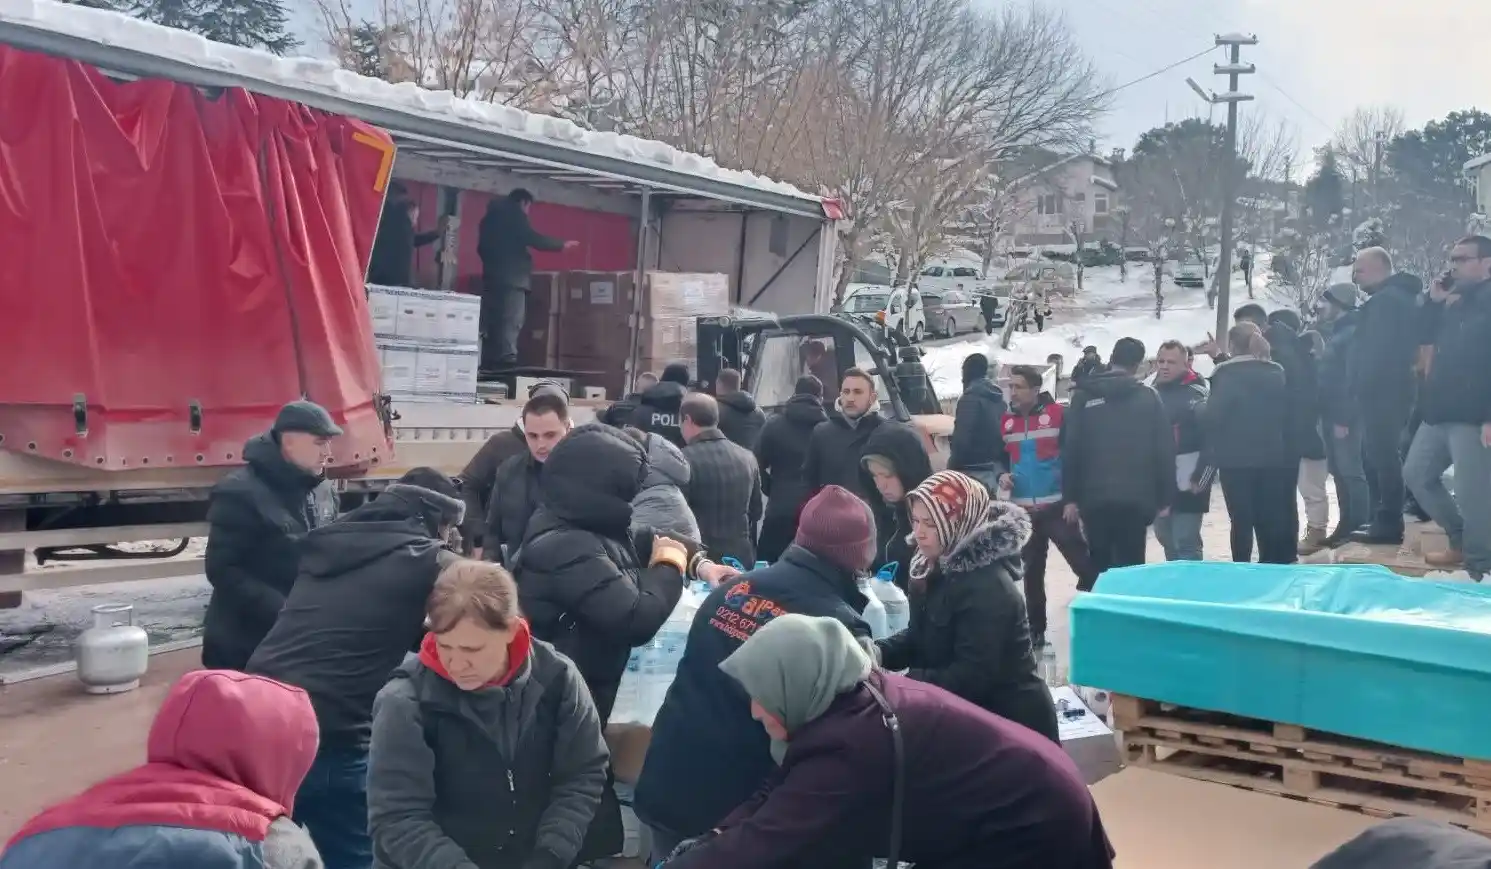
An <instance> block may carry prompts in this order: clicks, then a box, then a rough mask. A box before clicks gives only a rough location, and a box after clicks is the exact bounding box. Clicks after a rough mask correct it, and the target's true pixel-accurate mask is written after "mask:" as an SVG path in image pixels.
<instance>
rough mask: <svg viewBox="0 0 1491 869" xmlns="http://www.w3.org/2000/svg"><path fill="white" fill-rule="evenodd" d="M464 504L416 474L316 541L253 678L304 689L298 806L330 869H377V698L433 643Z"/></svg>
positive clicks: (256, 657) (438, 479)
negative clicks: (427, 636) (372, 764)
mask: <svg viewBox="0 0 1491 869" xmlns="http://www.w3.org/2000/svg"><path fill="white" fill-rule="evenodd" d="M464 511H465V504H464V503H463V502H462V501H461V499H460V493H459V491H457V489H456V487H455V484H454V483H453V482H452V481H451V480H450V478H448V477H446V476H444V475H443V474H441V473H439V472H438V471H435V470H432V469H430V468H416V469H414V470H412V471H410V472H409V473H407V474H405V475H404V476H403V477H402V478H401V479H400V480H399V482H397V483H394V484H393V485H390V486H389V487H388V488H386V489H384V490H383V493H382V494H380V495H379V496H378V497H377V498H375V499H374V500H372V501H370V502H368V503H367V504H364V505H363V506H361V507H358V508H357V509H356V510H353V511H352V512H350V513H348V514H347V515H345V516H343V517H342V518H341V519H340V520H339V521H337V522H333V523H332V524H330V525H326V526H323V527H320V528H317V529H316V530H314V531H312V532H311V533H310V534H307V535H306V538H305V541H304V543H303V544H302V546H301V556H300V576H299V578H298V579H297V580H296V582H295V587H294V588H293V589H292V590H291V591H290V594H289V596H288V597H287V598H286V599H285V606H284V608H283V609H282V610H281V611H280V615H279V618H278V619H277V620H276V621H275V623H274V627H273V628H272V629H271V630H270V631H269V634H268V635H267V636H265V637H264V641H263V642H261V643H260V644H259V648H258V649H256V650H255V651H254V654H253V657H252V658H250V659H249V662H248V672H250V673H255V674H258V675H261V676H268V677H269V678H271V679H277V680H279V681H281V682H285V683H287V684H290V685H295V686H297V687H300V688H303V689H305V691H306V693H308V694H310V696H311V705H312V706H313V707H315V710H316V721H317V723H318V724H319V725H320V729H321V744H320V748H319V749H318V750H317V752H316V761H315V763H314V764H313V765H312V766H311V771H310V773H309V774H307V775H306V778H305V782H304V784H302V785H301V786H300V790H299V792H297V793H296V795H295V821H296V822H297V823H299V824H302V825H304V826H305V827H306V828H307V829H309V830H310V833H311V838H313V839H314V840H315V842H316V849H317V850H318V851H320V852H321V859H322V860H323V861H325V863H326V866H327V869H357V867H364V869H365V867H368V866H370V865H371V864H372V859H373V852H372V843H371V841H370V840H369V839H368V807H367V783H366V779H367V769H368V745H369V740H370V737H371V733H372V724H373V698H374V697H376V696H377V695H378V691H379V689H381V688H382V687H383V686H384V684H385V683H387V682H388V675H389V674H390V673H392V672H393V671H394V669H395V668H396V667H398V665H399V662H401V661H402V660H403V659H404V656H405V655H406V654H408V653H409V652H411V651H413V650H414V649H415V648H416V647H417V646H418V645H419V640H420V638H421V637H422V636H423V635H424V610H425V600H426V599H427V598H428V597H429V596H430V590H431V589H432V588H434V586H435V579H436V577H438V576H439V575H440V571H441V570H443V569H444V568H445V567H446V566H447V565H449V564H452V563H454V562H455V561H457V560H459V557H458V556H457V555H456V554H455V553H454V552H452V551H451V550H450V548H449V542H451V541H452V540H454V538H455V535H454V533H453V532H454V530H455V529H456V528H457V527H458V526H459V525H460V522H461V515H462V513H463V512H464Z"/></svg>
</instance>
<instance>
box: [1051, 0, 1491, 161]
mask: <svg viewBox="0 0 1491 869" xmlns="http://www.w3.org/2000/svg"><path fill="white" fill-rule="evenodd" d="M1047 2H1050V3H1052V4H1054V5H1055V6H1056V7H1058V8H1060V9H1062V10H1063V11H1064V12H1065V13H1066V15H1067V16H1068V19H1069V21H1070V22H1071V24H1072V26H1073V28H1074V29H1075V30H1076V32H1077V35H1078V38H1079V39H1080V40H1081V43H1082V45H1083V47H1084V48H1086V49H1087V51H1088V52H1089V53H1090V54H1091V55H1092V57H1093V58H1094V59H1095V61H1096V62H1097V64H1098V66H1099V68H1100V69H1101V70H1102V72H1103V74H1104V75H1105V76H1106V77H1107V78H1109V79H1110V80H1111V81H1112V83H1113V84H1114V85H1121V84H1123V83H1125V82H1128V81H1132V80H1134V79H1138V78H1141V77H1142V76H1144V75H1147V74H1149V73H1151V72H1154V71H1155V70H1157V69H1160V68H1162V67H1164V66H1167V65H1169V64H1170V63H1173V62H1175V61H1177V60H1180V59H1181V58H1183V57H1187V56H1189V55H1192V54H1195V53H1196V52H1198V51H1201V50H1202V49H1204V48H1206V47H1207V46H1208V45H1210V44H1211V43H1212V36H1213V34H1215V33H1228V32H1239V31H1240V32H1245V33H1253V34H1255V35H1256V36H1257V37H1258V40H1259V44H1258V45H1257V46H1256V47H1251V48H1250V47H1244V48H1243V60H1244V61H1245V62H1246V61H1251V62H1253V63H1255V64H1257V66H1258V74H1257V75H1252V76H1245V77H1244V78H1243V81H1242V86H1241V90H1242V91H1243V92H1244V93H1251V94H1253V95H1255V96H1256V100H1255V101H1253V102H1251V103H1244V104H1243V111H1245V112H1264V113H1266V114H1268V115H1270V116H1272V117H1279V118H1284V119H1287V120H1288V121H1289V122H1290V123H1291V124H1292V125H1293V126H1294V127H1295V128H1296V129H1297V130H1298V133H1299V137H1300V141H1301V146H1302V147H1301V150H1302V154H1301V156H1303V157H1306V158H1308V156H1309V149H1310V148H1312V147H1314V146H1316V145H1319V144H1321V143H1322V142H1324V141H1325V140H1326V139H1328V138H1329V137H1330V132H1331V129H1332V128H1333V127H1334V126H1335V125H1336V124H1337V123H1338V122H1339V121H1340V120H1341V119H1342V118H1343V117H1345V116H1346V115H1348V114H1350V113H1351V110H1352V109H1353V108H1354V107H1356V106H1358V105H1363V104H1378V103H1386V104H1391V105H1395V106H1397V107H1398V108H1400V109H1402V110H1403V112H1404V114H1405V115H1406V120H1407V123H1408V124H1409V125H1410V126H1413V127H1418V126H1422V125H1423V124H1424V123H1425V122H1426V121H1430V120H1433V119H1436V118H1442V117H1444V115H1446V114H1448V113H1449V112H1450V111H1452V110H1454V109H1461V108H1470V107H1476V106H1478V107H1479V108H1481V109H1484V110H1486V111H1491V0H1230V2H1226V3H1222V2H1207V0H1047ZM1221 51H1222V50H1221V49H1217V50H1216V52H1214V54H1211V55H1207V56H1206V57H1203V58H1199V59H1197V60H1195V61H1192V62H1191V63H1187V64H1185V65H1183V66H1181V67H1178V68H1177V69H1175V70H1174V71H1172V72H1167V73H1164V74H1161V75H1159V76H1156V77H1155V78H1153V79H1150V80H1148V81H1145V82H1143V83H1141V84H1137V85H1134V86H1133V87H1130V88H1126V89H1124V90H1123V91H1122V92H1120V93H1118V94H1116V95H1115V98H1114V100H1115V101H1114V104H1113V111H1112V112H1111V113H1110V114H1109V115H1108V117H1107V118H1106V119H1105V120H1104V122H1103V124H1102V130H1103V133H1104V135H1105V144H1106V145H1107V146H1109V147H1125V148H1127V147H1132V146H1133V143H1134V140H1135V139H1136V138H1137V137H1138V135H1139V134H1140V133H1142V132H1143V131H1145V130H1147V129H1149V128H1151V127H1154V126H1158V125H1160V124H1163V123H1164V122H1165V120H1166V117H1167V113H1168V117H1169V119H1170V120H1172V121H1173V120H1178V119H1180V118H1183V117H1187V116H1191V115H1197V114H1201V115H1205V114H1206V111H1207V107H1206V105H1205V104H1204V103H1202V102H1201V100H1200V99H1199V98H1198V97H1197V96H1196V95H1195V94H1194V93H1192V91H1191V89H1190V88H1188V87H1187V86H1186V83H1185V79H1186V76H1191V77H1192V78H1195V79H1196V80H1197V81H1198V82H1200V83H1201V84H1202V86H1203V87H1207V88H1209V89H1211V90H1214V91H1222V90H1225V89H1226V86H1225V82H1226V79H1225V78H1223V77H1221V76H1217V75H1215V74H1213V72H1212V64H1213V63H1216V62H1221V61H1222V60H1223V57H1222V55H1221ZM1216 118H1217V120H1218V121H1221V120H1223V119H1224V118H1225V110H1223V109H1218V111H1217V116H1216Z"/></svg>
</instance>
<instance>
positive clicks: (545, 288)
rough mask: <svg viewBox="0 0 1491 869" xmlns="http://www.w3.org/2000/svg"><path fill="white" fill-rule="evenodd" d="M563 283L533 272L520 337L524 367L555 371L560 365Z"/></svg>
mask: <svg viewBox="0 0 1491 869" xmlns="http://www.w3.org/2000/svg"><path fill="white" fill-rule="evenodd" d="M561 287H562V281H561V280H560V276H559V275H558V274H556V273H554V272H534V273H533V279H532V281H531V283H530V286H529V288H528V309H527V311H526V313H525V316H524V317H523V329H522V331H520V332H519V333H518V361H519V362H520V363H521V364H523V365H534V366H537V367H540V368H555V367H557V366H558V364H559V332H560V330H559V319H560V311H561V310H562V309H563V304H562V299H561V292H560V290H561Z"/></svg>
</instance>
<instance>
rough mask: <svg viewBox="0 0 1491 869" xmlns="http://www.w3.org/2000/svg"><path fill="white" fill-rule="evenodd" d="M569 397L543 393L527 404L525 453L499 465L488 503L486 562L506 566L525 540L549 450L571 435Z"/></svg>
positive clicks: (484, 541) (484, 549)
mask: <svg viewBox="0 0 1491 869" xmlns="http://www.w3.org/2000/svg"><path fill="white" fill-rule="evenodd" d="M567 399H568V396H567V395H565V394H564V393H563V392H559V393H557V394H556V393H553V392H540V393H537V394H535V395H534V396H533V397H532V398H530V399H528V401H527V403H525V404H524V405H523V411H522V414H521V415H520V416H519V419H520V420H521V422H522V425H523V442H524V444H525V445H526V446H527V449H525V450H524V451H523V452H521V453H519V454H517V455H515V456H511V457H509V458H508V459H507V461H505V462H503V463H502V466H501V467H499V468H498V469H497V475H496V477H495V479H494V482H493V485H492V496H491V499H490V503H489V504H488V505H487V525H486V530H485V532H484V533H483V534H482V550H483V555H484V556H485V559H486V560H487V561H492V562H496V563H497V564H507V563H509V560H510V559H511V558H512V555H513V553H514V552H516V551H517V549H518V545H519V544H521V543H522V542H523V537H524V532H525V531H526V530H527V528H528V519H529V517H531V516H532V515H533V511H534V510H536V509H538V492H539V488H540V485H539V481H540V479H541V478H542V477H543V473H544V463H545V462H547V461H548V459H549V453H551V452H553V450H554V447H555V446H556V445H557V444H558V443H559V442H560V441H561V440H563V439H564V437H565V435H568V434H569V433H570V430H571V429H572V428H573V427H574V424H573V423H572V422H571V421H570V416H569V401H568V400H567Z"/></svg>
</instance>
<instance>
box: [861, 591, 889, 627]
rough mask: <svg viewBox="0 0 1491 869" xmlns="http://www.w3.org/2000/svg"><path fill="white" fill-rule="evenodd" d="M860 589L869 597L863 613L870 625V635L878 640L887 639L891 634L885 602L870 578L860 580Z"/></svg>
mask: <svg viewBox="0 0 1491 869" xmlns="http://www.w3.org/2000/svg"><path fill="white" fill-rule="evenodd" d="M859 590H860V592H861V593H863V594H864V596H865V597H866V598H867V599H868V602H867V603H866V604H865V609H864V612H863V613H861V615H862V616H864V620H865V623H866V624H868V625H869V626H870V636H871V637H872V638H873V639H876V640H883V639H885V638H886V637H888V636H890V621H889V619H887V618H886V617H885V604H883V603H881V602H880V598H879V596H877V595H876V594H875V589H874V588H873V587H872V586H871V585H870V580H869V579H868V578H865V579H861V580H860V581H859Z"/></svg>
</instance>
